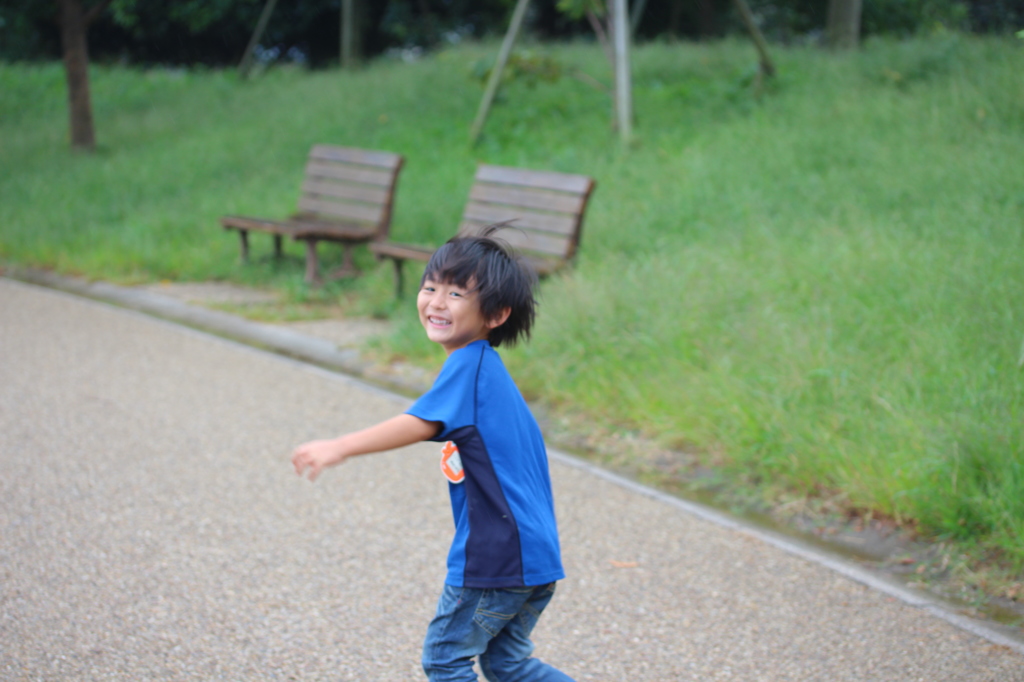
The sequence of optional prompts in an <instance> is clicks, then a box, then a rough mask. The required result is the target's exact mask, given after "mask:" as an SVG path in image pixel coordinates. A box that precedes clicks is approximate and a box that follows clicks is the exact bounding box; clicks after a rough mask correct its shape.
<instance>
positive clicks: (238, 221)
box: [220, 215, 294, 236]
mask: <svg viewBox="0 0 1024 682" xmlns="http://www.w3.org/2000/svg"><path fill="white" fill-rule="evenodd" d="M220 224H221V225H222V226H224V229H227V230H252V231H254V232H268V233H271V234H287V235H289V236H293V235H294V229H293V228H291V227H290V226H289V225H288V224H287V223H286V222H283V221H280V220H267V219H265V218H252V217H249V216H242V215H226V216H222V217H221V219H220Z"/></svg>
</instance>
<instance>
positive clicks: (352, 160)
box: [309, 144, 402, 170]
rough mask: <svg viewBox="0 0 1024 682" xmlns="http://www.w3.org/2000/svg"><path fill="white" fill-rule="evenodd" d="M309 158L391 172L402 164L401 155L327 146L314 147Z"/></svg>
mask: <svg viewBox="0 0 1024 682" xmlns="http://www.w3.org/2000/svg"><path fill="white" fill-rule="evenodd" d="M309 158H311V159H321V160H324V161H335V162H340V163H346V164H356V165H361V166H377V167H379V168H386V169H389V170H395V169H397V168H398V167H399V166H400V165H401V162H402V157H401V156H400V155H399V154H393V153H391V152H380V151H375V150H372V149H355V148H353V147H337V146H334V145H327V144H318V145H314V147H313V149H312V150H310V152H309Z"/></svg>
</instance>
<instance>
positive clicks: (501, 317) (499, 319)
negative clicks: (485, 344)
mask: <svg viewBox="0 0 1024 682" xmlns="http://www.w3.org/2000/svg"><path fill="white" fill-rule="evenodd" d="M511 314H512V308H511V307H505V308H502V309H501V310H499V311H498V312H497V314H496V315H495V316H494V317H492V318H491V319H489V320H487V328H488V329H497V328H498V327H500V326H501V325H503V324H505V322H506V321H507V320H508V316H509V315H511Z"/></svg>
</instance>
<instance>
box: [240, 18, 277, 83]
mask: <svg viewBox="0 0 1024 682" xmlns="http://www.w3.org/2000/svg"><path fill="white" fill-rule="evenodd" d="M276 4H277V0H267V2H266V3H265V4H264V5H263V11H261V12H260V18H259V21H257V22H256V30H255V31H253V32H252V37H250V38H249V44H248V45H247V46H246V47H245V54H243V55H242V61H241V62H239V64H238V75H239V76H241V77H242V78H246V77H248V76H249V71H250V70H251V69H252V56H253V53H254V52H256V46H257V45H259V44H260V39H261V38H262V37H263V32H264V31H265V30H266V29H267V22H268V21H270V15H271V14H272V13H273V11H274V5H276Z"/></svg>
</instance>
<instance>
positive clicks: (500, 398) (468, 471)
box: [408, 340, 565, 589]
mask: <svg viewBox="0 0 1024 682" xmlns="http://www.w3.org/2000/svg"><path fill="white" fill-rule="evenodd" d="M408 413H409V414H411V415H413V416H415V417H419V418H420V419H424V420H426V421H434V422H441V424H442V427H441V430H440V431H439V432H438V434H437V435H436V436H435V437H434V438H433V439H432V440H435V441H438V442H444V441H452V442H454V443H455V445H456V447H458V449H459V457H460V458H461V460H462V469H463V471H464V472H465V478H464V479H463V480H462V481H461V482H459V483H451V482H449V484H448V489H449V494H450V496H451V503H452V514H453V515H454V517H455V538H454V540H453V541H452V547H451V550H450V551H449V553H448V576H447V578H446V580H445V582H447V583H448V584H449V585H451V586H453V587H472V588H479V589H487V588H503V587H527V586H535V585H545V584H547V583H550V582H554V581H555V580H561V579H562V578H564V577H565V573H564V572H563V571H562V559H561V553H560V550H559V545H558V528H557V526H556V524H555V507H554V500H553V498H552V495H551V478H550V475H549V473H548V458H547V451H546V449H545V447H544V439H543V437H542V436H541V432H540V428H539V427H538V426H537V422H536V420H535V419H534V418H533V414H532V413H531V412H530V409H529V407H527V405H526V401H525V400H523V397H522V394H521V393H520V392H519V389H518V387H516V385H515V382H513V381H512V377H511V376H510V375H509V373H508V370H506V369H505V365H504V363H503V362H502V361H501V357H500V356H499V355H498V353H497V352H496V351H495V350H494V349H493V348H491V345H490V343H488V342H487V341H486V340H482V341H475V342H473V343H471V344H469V345H468V346H466V347H465V348H460V349H459V350H457V351H455V352H453V353H452V354H451V355H449V356H448V360H447V361H446V362H445V364H444V367H443V368H442V369H441V373H440V375H438V377H437V380H436V381H435V382H434V385H433V387H431V389H430V390H429V391H428V392H427V393H426V394H424V395H423V396H422V397H421V398H420V399H419V400H417V401H416V403H415V404H414V405H413V406H412V407H411V408H410V409H409V411H408ZM439 475H440V474H439Z"/></svg>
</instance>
